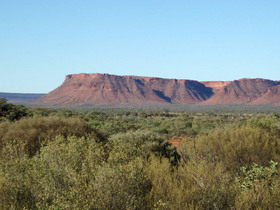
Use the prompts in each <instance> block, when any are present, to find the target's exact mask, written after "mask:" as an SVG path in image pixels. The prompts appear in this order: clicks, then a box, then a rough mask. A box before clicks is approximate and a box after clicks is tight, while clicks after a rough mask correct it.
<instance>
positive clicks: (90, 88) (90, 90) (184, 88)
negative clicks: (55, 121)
mask: <svg viewBox="0 0 280 210" xmlns="http://www.w3.org/2000/svg"><path fill="white" fill-rule="evenodd" d="M278 85H280V82H279V81H272V80H266V79H241V80H235V81H232V82H223V81H208V82H198V81H194V80H182V79H180V80H177V79H163V78H155V77H138V76H117V75H110V74H98V73H97V74H71V75H67V76H66V79H65V81H64V82H63V84H62V85H61V86H59V87H58V88H56V89H55V90H53V91H52V92H50V93H49V94H47V95H45V96H44V97H42V98H40V99H38V100H35V101H33V104H37V105H54V106H81V105H140V106H141V105H146V104H193V105H197V104H200V105H216V104H275V105H279V104H280V96H279V93H280V86H278Z"/></svg>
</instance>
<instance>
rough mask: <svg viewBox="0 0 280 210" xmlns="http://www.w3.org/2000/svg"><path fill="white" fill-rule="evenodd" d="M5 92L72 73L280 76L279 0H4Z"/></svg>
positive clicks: (0, 28) (30, 89)
mask: <svg viewBox="0 0 280 210" xmlns="http://www.w3.org/2000/svg"><path fill="white" fill-rule="evenodd" d="M0 71H1V77H0V78H1V81H0V92H21V93H24V92H25V93H47V92H49V91H51V90H53V89H55V88H56V87H58V86H59V85H61V84H62V82H63V81H64V79H65V75H67V74H75V73H96V72H98V73H109V74H117V75H137V76H152V77H163V78H178V79H193V80H198V81H207V80H224V81H227V80H234V79H240V78H266V79H273V80H280V0H181V1H179V0H127V1H125V0H111V1H106V0H47V1H46V0H0Z"/></svg>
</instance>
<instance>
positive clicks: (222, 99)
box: [203, 79, 278, 105]
mask: <svg viewBox="0 0 280 210" xmlns="http://www.w3.org/2000/svg"><path fill="white" fill-rule="evenodd" d="M276 85H278V82H277V81H273V80H267V79H240V80H234V81H232V82H230V83H229V84H227V85H226V86H224V87H223V88H221V89H220V90H219V91H218V92H217V93H216V94H215V95H214V96H213V97H211V98H210V99H208V100H207V101H205V102H204V103H203V105H216V104H248V103H252V102H253V101H254V100H256V99H258V98H260V97H261V96H263V95H264V94H265V93H266V92H267V91H268V90H269V88H271V87H273V86H276ZM267 104H270V101H268V102H267Z"/></svg>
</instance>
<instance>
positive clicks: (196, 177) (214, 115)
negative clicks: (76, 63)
mask: <svg viewBox="0 0 280 210" xmlns="http://www.w3.org/2000/svg"><path fill="white" fill-rule="evenodd" d="M0 108H1V109H0V113H1V122H0V208H1V209H24V208H25V209H277V208H280V202H279V201H280V179H279V168H278V163H279V162H280V144H279V141H280V117H279V115H278V114H277V113H258V112H254V113H247V112H244V113H232V112H207V111H205V112H181V111H175V110H173V111H170V110H121V109H108V110H101V109H95V110H66V109H45V108H26V107H24V106H17V105H13V104H9V103H7V102H6V101H5V100H1V107H0ZM12 113H14V114H12ZM11 116H14V117H11ZM168 139H180V140H182V143H181V144H180V145H179V147H178V148H175V147H174V146H173V145H172V144H170V143H169V142H168V141H167V140H168Z"/></svg>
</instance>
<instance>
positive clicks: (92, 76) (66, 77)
mask: <svg viewBox="0 0 280 210" xmlns="http://www.w3.org/2000/svg"><path fill="white" fill-rule="evenodd" d="M102 75H106V74H100V73H94V74H86V73H80V74H68V75H66V76H65V80H68V79H72V78H85V77H88V78H95V77H98V76H102Z"/></svg>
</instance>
